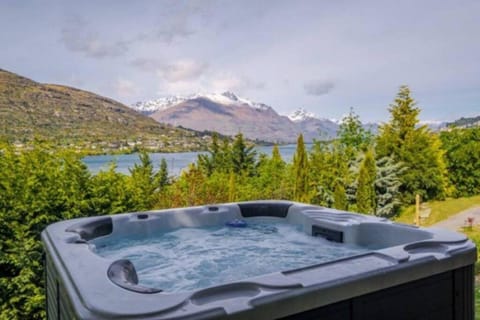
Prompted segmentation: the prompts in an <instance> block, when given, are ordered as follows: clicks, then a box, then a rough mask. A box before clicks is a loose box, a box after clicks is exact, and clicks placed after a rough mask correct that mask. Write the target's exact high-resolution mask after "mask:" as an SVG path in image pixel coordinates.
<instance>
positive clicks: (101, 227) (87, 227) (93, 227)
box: [66, 217, 113, 241]
mask: <svg viewBox="0 0 480 320" xmlns="http://www.w3.org/2000/svg"><path fill="white" fill-rule="evenodd" d="M112 230H113V223H112V218H111V217H102V218H98V219H95V220H93V221H91V220H90V221H88V222H79V223H76V224H74V225H73V226H71V227H69V228H67V230H66V231H68V232H75V233H78V234H79V235H80V237H81V238H82V239H83V240H86V241H88V240H91V239H95V238H98V237H101V236H106V235H108V234H110V233H112Z"/></svg>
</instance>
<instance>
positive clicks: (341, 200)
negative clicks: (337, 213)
mask: <svg viewBox="0 0 480 320" xmlns="http://www.w3.org/2000/svg"><path fill="white" fill-rule="evenodd" d="M333 207H334V208H335V209H339V210H347V196H346V194H345V188H344V186H343V184H342V183H340V182H339V181H337V183H336V184H335V190H334V201H333Z"/></svg>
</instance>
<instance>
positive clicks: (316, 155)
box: [309, 141, 352, 208]
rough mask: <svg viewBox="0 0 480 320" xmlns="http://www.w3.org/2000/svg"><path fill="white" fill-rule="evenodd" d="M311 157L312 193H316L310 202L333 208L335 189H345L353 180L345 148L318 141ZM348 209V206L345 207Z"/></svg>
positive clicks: (310, 178) (311, 152) (310, 176)
mask: <svg viewBox="0 0 480 320" xmlns="http://www.w3.org/2000/svg"><path fill="white" fill-rule="evenodd" d="M309 156H310V162H309V182H310V192H313V193H314V194H313V195H312V196H311V199H310V201H311V202H312V203H315V204H320V205H323V206H326V207H332V206H334V203H335V202H336V201H335V194H334V193H335V189H336V188H339V186H342V188H343V189H345V186H346V185H348V184H349V183H350V180H351V179H352V177H351V173H350V170H349V161H348V155H347V154H346V153H345V148H343V147H342V146H341V145H340V144H338V143H333V144H326V143H324V142H319V141H316V142H315V143H314V145H313V147H312V149H311V151H310V154H309ZM347 200H348V199H347ZM337 203H338V201H337ZM342 206H343V205H342ZM347 207H348V205H347V206H345V208H347Z"/></svg>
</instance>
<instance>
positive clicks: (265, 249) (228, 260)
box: [94, 222, 366, 292]
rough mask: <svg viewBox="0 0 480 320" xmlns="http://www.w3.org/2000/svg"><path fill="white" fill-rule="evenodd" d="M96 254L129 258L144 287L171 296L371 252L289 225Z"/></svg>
mask: <svg viewBox="0 0 480 320" xmlns="http://www.w3.org/2000/svg"><path fill="white" fill-rule="evenodd" d="M94 251H95V252H96V253H97V254H99V255H100V256H102V257H106V258H110V259H113V260H117V259H129V260H130V261H132V263H133V264H134V266H135V269H136V270H137V274H138V277H139V284H140V285H143V286H147V287H153V288H159V289H162V290H164V291H166V292H183V291H190V290H195V289H201V288H206V287H211V286H215V285H219V284H223V283H228V282H232V281H239V280H242V279H246V278H249V277H254V276H259V275H263V274H268V273H272V272H277V271H286V270H291V269H296V268H300V267H305V266H309V265H313V264H318V263H321V262H326V261H331V260H336V259H338V258H341V257H346V256H352V255H356V254H359V253H362V252H365V251H366V249H364V248H359V247H353V246H347V245H345V244H339V243H334V242H329V241H327V240H325V239H323V238H318V237H311V236H308V235H307V234H305V233H304V232H302V231H301V230H300V229H299V227H298V226H295V225H291V224H286V223H258V222H257V223H250V222H249V223H248V226H247V227H246V228H232V227H226V226H218V227H211V228H182V229H177V230H174V231H171V232H168V233H161V234H160V233H159V234H156V235H153V236H150V237H148V238H145V237H142V238H140V237H137V238H121V239H119V238H116V239H110V240H108V242H106V243H105V242H102V244H101V247H100V246H99V247H97V248H94Z"/></svg>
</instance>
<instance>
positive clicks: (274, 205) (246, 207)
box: [238, 202, 293, 218]
mask: <svg viewBox="0 0 480 320" xmlns="http://www.w3.org/2000/svg"><path fill="white" fill-rule="evenodd" d="M292 205H293V203H291V202H243V203H239V204H238V206H239V207H240V211H241V213H242V216H243V217H244V218H251V217H277V218H286V217H287V214H288V209H289V208H290V207H291V206H292Z"/></svg>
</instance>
